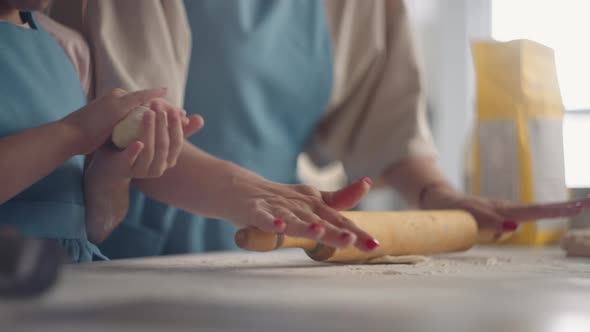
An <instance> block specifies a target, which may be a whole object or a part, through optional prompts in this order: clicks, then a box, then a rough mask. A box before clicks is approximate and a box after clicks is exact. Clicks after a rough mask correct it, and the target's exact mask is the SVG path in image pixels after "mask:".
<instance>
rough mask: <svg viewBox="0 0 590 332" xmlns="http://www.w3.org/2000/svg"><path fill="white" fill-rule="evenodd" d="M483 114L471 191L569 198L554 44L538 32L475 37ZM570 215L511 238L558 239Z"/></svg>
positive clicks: (540, 199)
mask: <svg viewBox="0 0 590 332" xmlns="http://www.w3.org/2000/svg"><path fill="white" fill-rule="evenodd" d="M472 50H473V57H474V63H475V68H476V76H477V120H476V124H475V127H474V137H473V142H472V151H471V158H470V159H471V160H469V161H468V164H469V165H468V167H467V168H468V169H467V177H468V181H467V182H468V186H469V188H468V189H469V191H470V192H471V193H472V194H475V195H481V196H484V197H490V198H498V199H506V200H511V201H516V202H521V203H544V202H556V201H563V200H566V199H568V191H567V187H566V184H565V170H564V154H563V135H562V131H563V128H562V125H563V113H564V107H563V102H562V98H561V93H560V90H559V84H558V80H557V71H556V66H555V59H554V52H553V50H552V49H551V48H548V47H546V46H544V45H541V44H539V43H536V42H533V41H530V40H515V41H510V42H497V41H478V42H474V43H473V45H472ZM567 226H568V222H567V219H562V220H555V219H553V220H538V221H536V222H534V223H526V224H522V225H521V226H520V227H519V229H518V231H517V232H516V233H515V234H514V235H513V236H512V237H510V238H509V239H506V240H504V241H503V242H505V243H511V244H527V245H545V244H552V243H557V242H558V241H559V238H560V237H561V235H563V234H564V232H565V231H566V230H567Z"/></svg>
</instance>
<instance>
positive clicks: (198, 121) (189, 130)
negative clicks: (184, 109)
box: [182, 115, 205, 138]
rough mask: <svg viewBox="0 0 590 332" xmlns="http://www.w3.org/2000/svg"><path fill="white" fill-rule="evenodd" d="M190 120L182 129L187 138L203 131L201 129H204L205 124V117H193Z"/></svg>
mask: <svg viewBox="0 0 590 332" xmlns="http://www.w3.org/2000/svg"><path fill="white" fill-rule="evenodd" d="M188 120H189V122H188V124H187V125H185V126H184V127H183V128H182V129H183V131H184V137H185V138H187V137H190V136H192V135H193V134H194V133H196V132H197V131H199V130H201V128H203V125H204V124H205V121H204V120H203V117H202V116H200V115H191V116H190V117H189V118H188Z"/></svg>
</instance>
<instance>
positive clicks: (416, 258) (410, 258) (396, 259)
mask: <svg viewBox="0 0 590 332" xmlns="http://www.w3.org/2000/svg"><path fill="white" fill-rule="evenodd" d="M429 260H430V258H428V257H426V256H420V255H407V256H391V255H386V256H381V257H375V258H371V259H368V260H366V261H361V262H359V263H360V264H410V265H413V264H418V263H424V262H427V261H429Z"/></svg>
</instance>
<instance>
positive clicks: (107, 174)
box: [85, 102, 203, 243]
mask: <svg viewBox="0 0 590 332" xmlns="http://www.w3.org/2000/svg"><path fill="white" fill-rule="evenodd" d="M150 107H151V108H152V109H156V111H153V110H149V111H146V113H145V114H144V116H143V120H142V128H141V132H140V134H139V137H138V140H137V141H134V142H132V143H131V144H130V145H129V146H128V147H127V148H126V149H125V150H124V151H120V150H117V149H116V148H115V147H114V146H113V145H112V144H110V143H107V144H103V145H102V146H101V147H100V148H98V149H97V150H96V151H95V152H94V154H93V155H92V156H91V159H90V163H89V164H88V167H87V169H86V173H85V187H86V188H85V191H86V203H87V211H88V212H87V218H86V226H87V232H88V237H89V239H90V240H91V241H92V242H94V243H100V242H102V241H103V240H104V239H106V238H107V237H108V235H109V234H110V233H111V232H112V231H113V230H114V229H115V228H116V227H117V226H118V224H119V223H120V222H121V221H122V220H123V218H124V216H125V214H126V213H127V209H128V197H129V186H130V184H131V180H132V179H140V178H150V177H159V176H161V175H162V174H164V172H165V171H166V170H167V169H169V168H171V167H173V166H174V165H176V161H177V159H178V156H179V155H180V152H181V150H182V145H183V143H184V138H185V136H187V135H189V134H193V133H195V132H196V131H198V130H199V129H200V128H201V127H202V126H203V119H202V118H201V117H200V116H193V117H191V119H187V118H186V117H185V115H184V113H183V112H182V111H180V110H178V109H174V108H172V107H170V106H169V105H168V104H166V103H164V102H159V103H157V104H155V105H150Z"/></svg>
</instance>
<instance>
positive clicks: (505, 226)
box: [502, 221, 518, 232]
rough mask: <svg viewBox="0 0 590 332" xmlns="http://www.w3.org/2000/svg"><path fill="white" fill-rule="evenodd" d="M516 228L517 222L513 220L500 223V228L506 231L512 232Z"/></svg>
mask: <svg viewBox="0 0 590 332" xmlns="http://www.w3.org/2000/svg"><path fill="white" fill-rule="evenodd" d="M517 228H518V224H517V223H515V222H514V221H505V222H503V223H502V229H503V230H505V231H506V232H514V231H515V230H516V229H517Z"/></svg>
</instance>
